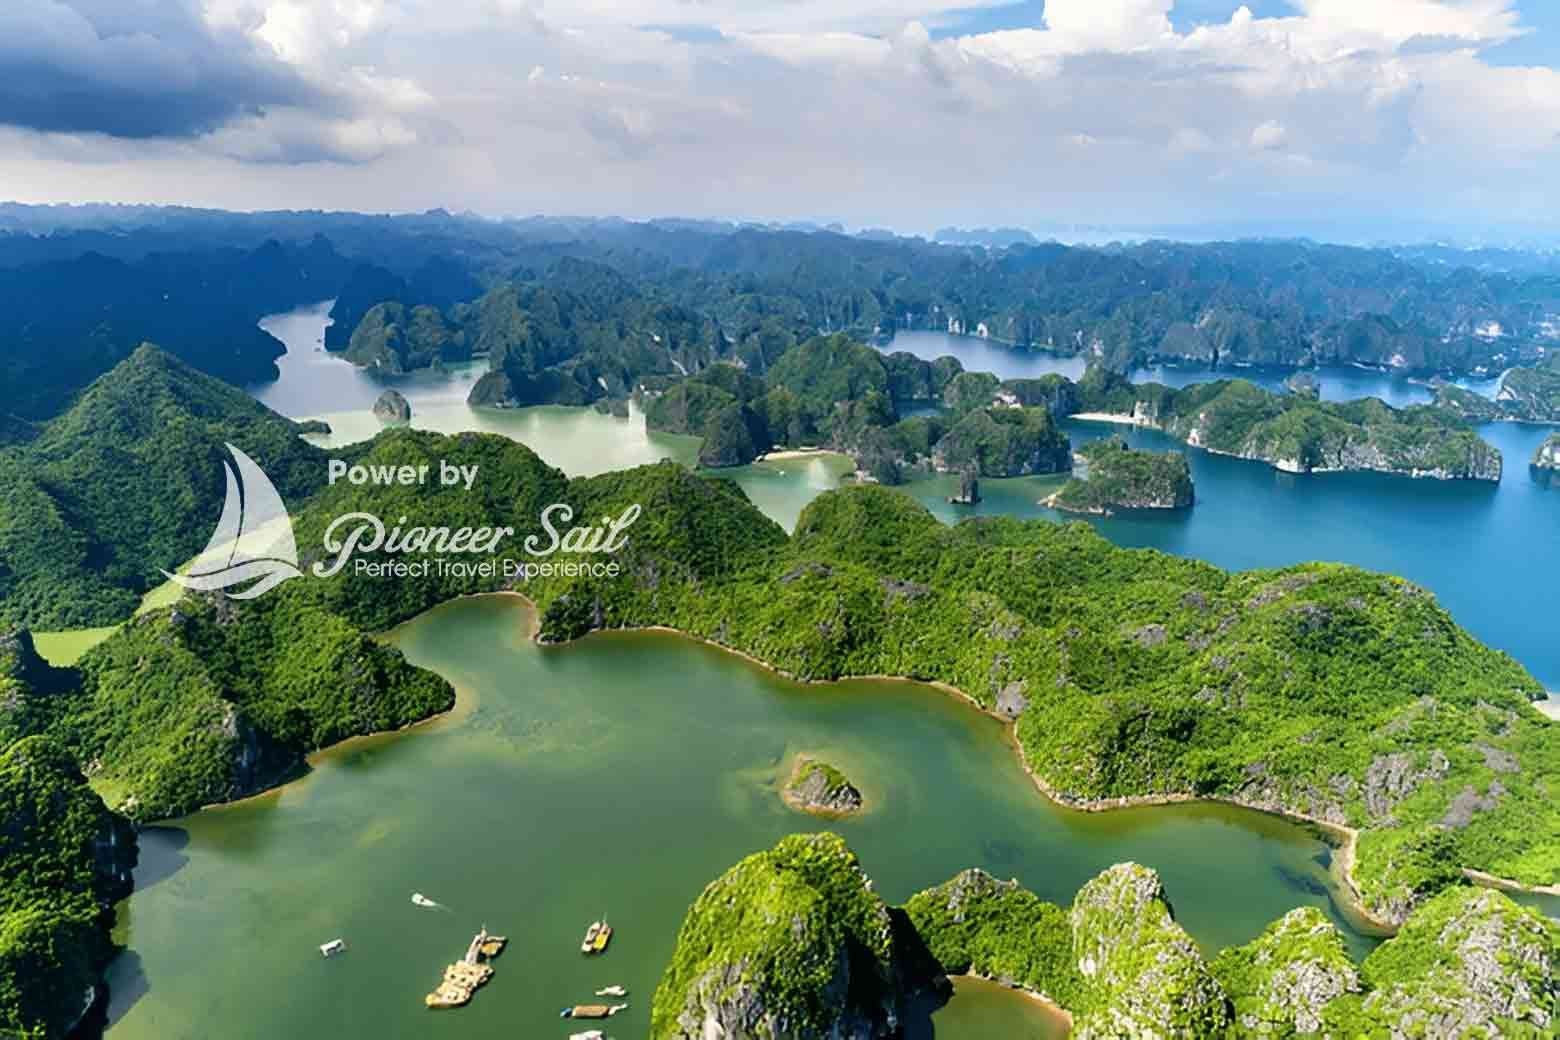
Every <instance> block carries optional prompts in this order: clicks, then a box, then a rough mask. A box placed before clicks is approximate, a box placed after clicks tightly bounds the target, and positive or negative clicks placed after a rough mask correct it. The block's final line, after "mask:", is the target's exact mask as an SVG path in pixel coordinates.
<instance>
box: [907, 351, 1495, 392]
mask: <svg viewBox="0 0 1560 1040" xmlns="http://www.w3.org/2000/svg"><path fill="white" fill-rule="evenodd" d="M880 346H881V349H882V350H884V351H888V352H892V351H896V350H902V351H905V352H907V353H910V354H914V355H915V356H916V357H918V358H923V359H925V360H927V361H931V360H934V359H936V358H939V357H948V356H951V357H956V358H958V359H959V362H960V364H962V365H963V366H964V368H965V370H966V371H970V372H992V373H994V374H996V375H998V376H1000V377H1001V378H1003V379H1034V378H1037V377H1039V376H1043V375H1050V374H1053V373H1054V374H1056V375H1061V376H1066V377H1067V378H1068V379H1073V380H1076V379H1079V378H1081V377H1082V376H1083V373H1084V369H1085V368H1086V367H1087V365H1086V364H1085V361H1084V359H1083V358H1082V357H1078V356H1076V355H1072V356H1069V355H1062V354H1047V353H1044V352H1041V351H1028V350H1015V349H1013V348H1012V347H1007V346H1003V345H1002V344H1000V343H992V342H991V341H989V340H983V339H977V338H975V337H973V336H951V335H949V334H947V333H944V332H901V333H899V334H898V335H896V336H895V337H894V338H893V340H892V341H890V342H888V343H886V344H881V345H880ZM1292 371H1293V370H1292V369H1283V368H1220V369H1217V370H1214V369H1210V368H1207V367H1206V366H1203V365H1195V364H1184V365H1152V366H1149V367H1145V368H1140V369H1137V370H1135V371H1134V372H1132V374H1131V375H1132V380H1133V381H1134V382H1138V383H1163V384H1165V385H1166V386H1174V387H1183V386H1189V385H1190V384H1192V383H1206V382H1209V381H1210V380H1214V379H1236V378H1239V379H1249V380H1250V381H1251V382H1253V383H1256V384H1257V385H1258V386H1263V387H1266V388H1267V389H1269V390H1272V391H1275V392H1282V391H1283V389H1284V380H1285V379H1287V378H1288V377H1289V375H1290V373H1291V372H1292ZM1311 374H1312V375H1314V376H1315V377H1316V379H1317V382H1318V383H1320V384H1321V391H1322V398H1323V399H1324V400H1328V401H1352V400H1354V399H1355V398H1359V397H1379V398H1381V399H1382V400H1383V401H1385V402H1387V403H1388V404H1390V405H1393V406H1396V407H1400V408H1401V407H1403V406H1404V405H1410V404H1425V403H1427V402H1428V401H1429V400H1430V398H1431V393H1430V389H1429V388H1428V387H1426V386H1424V385H1423V384H1422V383H1416V382H1413V381H1412V380H1410V378H1409V377H1408V376H1406V375H1403V374H1402V373H1393V372H1383V371H1379V370H1376V369H1369V368H1355V367H1350V366H1343V365H1329V366H1326V367H1323V368H1319V369H1314V370H1312V372H1311ZM1456 382H1457V384H1458V385H1459V386H1464V387H1467V388H1468V389H1470V390H1477V391H1480V392H1481V393H1489V394H1493V393H1494V392H1495V390H1496V388H1497V387H1498V386H1499V383H1500V379H1499V378H1498V377H1496V378H1494V379H1459V380H1456Z"/></svg>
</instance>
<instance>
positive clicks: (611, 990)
mask: <svg viewBox="0 0 1560 1040" xmlns="http://www.w3.org/2000/svg"><path fill="white" fill-rule="evenodd" d="M596 996H598V997H626V996H628V990H627V989H626V988H625V987H623V986H607V987H604V988H602V989H598V990H597V991H596Z"/></svg>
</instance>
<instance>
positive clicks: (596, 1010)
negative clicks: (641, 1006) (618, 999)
mask: <svg viewBox="0 0 1560 1040" xmlns="http://www.w3.org/2000/svg"><path fill="white" fill-rule="evenodd" d="M627 1009H628V1005H627V1004H575V1005H574V1006H573V1007H566V1008H564V1009H563V1010H562V1011H560V1012H558V1017H559V1018H611V1017H612V1016H613V1015H615V1014H617V1013H618V1012H619V1011H625V1010H627Z"/></svg>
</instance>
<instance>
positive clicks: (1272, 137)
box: [1251, 119, 1289, 152]
mask: <svg viewBox="0 0 1560 1040" xmlns="http://www.w3.org/2000/svg"><path fill="white" fill-rule="evenodd" d="M1288 140H1289V131H1288V130H1285V129H1284V124H1283V123H1280V122H1277V121H1275V120H1272V119H1269V120H1268V121H1267V122H1265V123H1262V124H1260V125H1258V127H1257V128H1256V129H1255V130H1253V131H1251V147H1252V148H1255V149H1256V150H1257V151H1259V152H1271V151H1275V150H1277V149H1279V148H1282V147H1284V144H1285V142H1287V141H1288Z"/></svg>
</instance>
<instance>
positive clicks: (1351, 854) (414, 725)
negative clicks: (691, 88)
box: [147, 588, 1560, 981]
mask: <svg viewBox="0 0 1560 1040" xmlns="http://www.w3.org/2000/svg"><path fill="white" fill-rule="evenodd" d="M488 596H507V597H514V598H515V599H518V600H520V601H521V602H522V603H523V604H524V605H525V607H526V609H527V611H528V614H529V618H528V621H529V624H528V626H527V629H528V630H527V632H526V633H525V638H526V639H527V640H528V641H529V642H530V643H531V644H532V645H534V646H537V647H539V648H543V649H563V648H566V647H568V646H570V645H572V644H574V643H577V642H580V641H582V640H584V639H588V638H590V637H591V636H610V635H612V634H614V633H622V634H630V633H637V632H655V633H661V634H667V635H673V636H676V637H678V638H681V639H686V640H690V641H692V642H696V643H701V644H704V645H705V646H709V647H712V648H714V649H716V650H719V651H722V652H724V653H727V654H730V655H732V656H734V657H737V658H740V659H741V660H743V661H746V662H747V663H749V664H751V665H754V666H756V667H758V668H761V669H763V670H764V671H766V672H769V673H770V674H772V675H776V676H779V677H780V678H782V679H786V680H787V681H790V682H794V683H797V684H799V685H800V684H805V685H828V684H834V683H845V682H856V681H869V682H891V683H910V684H914V685H917V686H923V687H929V688H931V689H935V690H937V691H939V692H941V693H943V694H946V695H951V696H953V697H954V698H956V699H958V700H961V701H963V702H964V703H965V704H967V705H968V706H970V707H972V708H974V709H975V710H976V711H977V712H979V713H980V714H982V715H985V716H987V717H989V718H992V719H995V720H996V721H998V722H999V723H1001V725H1002V730H1003V736H1004V739H1005V740H1006V741H1007V742H1008V744H1009V746H1010V748H1011V749H1012V751H1013V753H1014V755H1015V756H1016V757H1017V759H1018V763H1019V767H1020V768H1021V769H1022V770H1023V771H1024V773H1025V775H1027V776H1028V777H1029V779H1030V781H1031V782H1032V783H1033V784H1034V787H1035V790H1036V791H1037V792H1039V793H1040V795H1041V796H1042V797H1044V798H1045V799H1046V800H1047V801H1049V802H1050V803H1051V804H1053V805H1055V806H1058V807H1060V808H1063V809H1068V810H1072V811H1074V812H1088V813H1103V812H1110V811H1112V810H1115V809H1127V808H1146V807H1154V806H1170V805H1181V804H1187V803H1192V802H1206V803H1218V804H1224V805H1229V806H1234V807H1235V808H1239V809H1243V810H1246V811H1249V812H1258V813H1263V814H1265V815H1268V816H1274V817H1278V818H1280V819H1284V820H1288V821H1289V822H1291V823H1296V824H1302V825H1305V826H1308V827H1311V828H1313V829H1314V830H1316V831H1319V832H1321V834H1322V835H1323V837H1322V840H1323V842H1324V843H1325V844H1327V845H1328V846H1329V848H1332V849H1334V850H1335V851H1336V853H1337V855H1336V857H1335V858H1334V860H1333V863H1332V865H1331V867H1330V868H1329V873H1331V874H1332V875H1333V877H1334V878H1335V880H1336V881H1337V882H1338V884H1339V888H1340V895H1341V896H1342V897H1343V898H1342V899H1341V900H1339V901H1338V906H1339V910H1340V912H1342V913H1343V915H1344V916H1345V917H1346V918H1353V919H1354V920H1355V922H1356V923H1363V924H1364V925H1366V929H1367V930H1361V929H1358V928H1356V930H1359V931H1361V934H1370V933H1369V930H1375V931H1377V932H1379V933H1380V935H1379V936H1377V937H1380V938H1384V937H1388V936H1391V935H1393V934H1396V932H1397V930H1398V928H1399V925H1398V924H1396V923H1393V922H1391V921H1388V920H1386V919H1384V918H1381V917H1378V916H1376V915H1375V914H1373V913H1372V912H1371V911H1370V909H1369V908H1368V907H1366V905H1365V902H1364V900H1363V898H1362V896H1361V894H1360V890H1359V886H1358V884H1357V883H1356V882H1355V880H1354V865H1355V861H1356V846H1357V844H1358V839H1359V834H1360V831H1359V829H1358V828H1355V827H1351V826H1349V825H1347V824H1341V823H1336V822H1333V821H1330V820H1324V819H1322V818H1320V817H1316V816H1312V815H1310V814H1308V813H1302V812H1297V811H1295V810H1290V809H1285V808H1282V807H1278V806H1271V805H1259V804H1256V803H1253V802H1248V801H1245V800H1242V799H1239V798H1234V797H1229V796H1223V795H1196V794H1190V793H1185V792H1172V793H1164V794H1145V795H1122V796H1119V797H1116V798H1103V799H1074V798H1070V797H1068V796H1066V795H1064V794H1062V793H1060V792H1058V791H1056V790H1054V789H1053V788H1052V787H1051V786H1050V785H1049V784H1048V783H1046V781H1045V780H1044V779H1043V778H1042V777H1040V776H1039V775H1038V774H1036V772H1035V771H1034V769H1033V768H1032V767H1031V766H1030V764H1029V761H1028V759H1027V758H1026V756H1025V755H1024V751H1023V747H1022V745H1020V743H1019V741H1018V728H1017V725H1016V720H1014V719H1010V718H1008V717H1007V716H1005V715H1002V714H1000V713H998V712H997V711H996V710H994V709H988V708H987V707H985V706H984V705H982V704H981V703H980V702H979V701H978V700H976V699H975V698H974V697H972V696H970V695H969V694H968V693H966V692H965V691H964V690H962V689H960V688H959V687H957V686H954V685H952V684H951V683H947V682H943V681H942V680H939V679H917V678H914V677H911V676H904V675H886V674H882V673H867V674H861V675H841V676H838V677H835V678H831V679H810V678H803V677H801V676H798V675H795V674H793V673H791V672H788V671H786V670H784V669H782V668H778V667H776V666H774V665H772V664H770V663H769V662H767V661H765V660H763V659H761V658H759V657H756V656H754V655H753V654H750V653H748V652H747V651H745V650H740V649H738V648H736V647H733V646H728V645H726V644H724V643H719V642H716V641H715V640H713V639H709V638H706V637H704V636H701V635H698V634H695V633H692V632H687V631H684V630H682V629H678V628H673V627H671V626H669V625H659V624H656V625H632V626H622V627H617V628H596V629H592V630H591V631H589V632H586V633H585V634H584V635H582V636H580V637H578V638H577V639H571V640H568V641H565V642H550V641H546V640H543V639H542V637H541V636H542V633H541V611H540V610H539V609H538V607H537V604H536V601H535V600H533V599H532V598H531V597H530V596H528V595H526V594H525V593H524V592H521V591H519V590H517V589H512V588H511V589H495V590H493V591H489V592H475V593H467V594H465V595H461V596H456V597H454V598H452V599H449V600H445V601H444V602H443V603H439V604H436V605H435V606H433V607H430V608H428V610H425V611H422V612H421V613H419V614H417V615H416V616H415V617H412V618H408V619H407V620H406V621H403V622H401V623H400V624H397V625H394V626H392V627H390V628H389V629H386V630H384V631H383V632H380V633H377V634H376V638H379V639H384V638H386V637H388V636H389V635H390V634H391V633H393V632H395V631H396V630H397V629H400V628H402V627H404V626H406V625H409V624H412V623H413V622H415V621H417V620H418V619H420V618H422V617H424V616H425V615H427V614H428V613H430V612H431V611H434V610H439V609H442V608H444V607H447V606H448V605H450V604H453V603H458V602H460V601H461V600H466V599H474V598H481V597H488ZM433 674H438V673H433ZM445 681H446V682H448V681H449V680H447V679H446V680H445ZM450 686H451V688H452V689H453V690H454V691H455V700H454V702H453V703H452V704H451V706H450V707H449V708H448V709H446V710H445V711H442V712H438V713H436V714H433V715H429V716H428V717H427V718H423V719H418V720H417V721H415V722H410V723H407V724H406V725H404V726H400V727H397V728H396V729H392V730H379V731H376V732H373V733H363V734H357V735H355V736H351V737H347V738H346V739H344V740H340V741H337V742H336V743H334V744H330V745H327V746H325V747H321V748H317V749H315V750H314V751H311V752H308V753H307V754H306V755H305V756H304V761H305V763H306V764H307V766H308V768H307V769H305V770H303V771H302V772H300V773H299V774H298V775H297V776H294V777H292V778H290V779H287V780H285V781H283V782H282V783H280V784H277V785H276V786H274V787H268V788H266V789H265V790H261V791H255V792H253V793H252V794H248V795H245V796H243V797H241V798H237V799H233V800H231V801H225V802H214V803H211V804H209V805H203V806H201V807H200V808H199V809H197V810H195V813H200V812H206V811H209V810H221V809H223V808H226V807H229V806H234V805H240V804H243V803H245V802H250V801H253V800H255V799H259V798H267V797H279V796H280V795H281V793H282V792H284V791H286V790H287V789H288V788H291V787H292V786H293V785H295V784H297V783H300V782H302V781H304V780H307V779H308V778H309V776H310V775H311V774H312V773H313V771H314V764H315V762H317V761H323V760H326V759H328V758H330V757H332V756H334V755H335V754H337V753H340V752H341V751H343V750H346V749H349V748H350V747H352V746H354V745H358V744H361V743H363V742H365V741H369V740H379V739H386V738H390V739H394V738H396V737H399V736H401V735H402V734H405V733H408V732H411V731H413V730H418V729H421V728H424V727H430V726H431V725H432V724H434V723H438V722H448V721H459V720H460V719H461V718H463V717H464V716H465V715H466V714H467V713H468V712H469V710H470V709H471V708H473V707H474V706H475V701H474V699H473V698H474V694H473V693H472V691H469V690H463V689H462V688H461V687H460V686H458V685H456V684H455V683H450ZM864 808H865V806H864ZM195 813H189V814H186V816H192V815H195ZM807 815H811V814H810V813H809V814H807ZM184 818H186V817H170V818H169V819H168V820H152V821H147V824H165V823H172V822H174V821H176V820H179V819H184ZM1329 838H1330V839H1333V840H1328V839H1329ZM1462 873H1463V875H1464V876H1465V877H1467V878H1468V879H1469V880H1472V881H1475V882H1477V883H1479V884H1483V885H1487V886H1489V887H1492V888H1498V889H1501V890H1502V891H1507V892H1519V893H1525V894H1537V895H1556V896H1560V884H1556V885H1548V886H1535V885H1527V884H1524V883H1522V882H1519V881H1515V880H1512V879H1510V878H1501V877H1498V876H1496V875H1493V874H1490V873H1488V872H1485V871H1480V870H1475V869H1474V868H1471V867H1464V868H1462ZM988 981H992V980H988Z"/></svg>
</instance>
